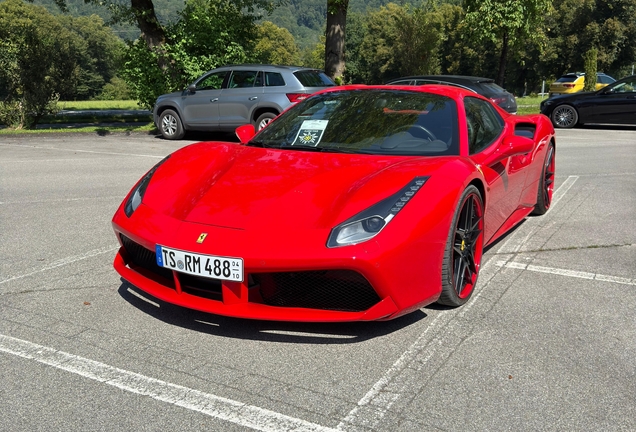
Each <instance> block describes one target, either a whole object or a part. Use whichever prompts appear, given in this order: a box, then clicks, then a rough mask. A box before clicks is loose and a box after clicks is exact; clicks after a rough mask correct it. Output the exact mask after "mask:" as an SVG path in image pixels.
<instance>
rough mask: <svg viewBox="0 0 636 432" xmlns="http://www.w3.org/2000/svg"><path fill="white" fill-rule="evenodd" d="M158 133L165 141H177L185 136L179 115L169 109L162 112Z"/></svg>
mask: <svg viewBox="0 0 636 432" xmlns="http://www.w3.org/2000/svg"><path fill="white" fill-rule="evenodd" d="M159 131H160V132H161V135H163V137H164V138H165V139H169V140H178V139H181V138H183V135H185V131H184V130H183V125H182V124H181V119H180V118H179V115H178V114H177V113H176V112H174V111H173V110H169V109H168V110H165V111H164V112H162V113H161V116H160V117H159Z"/></svg>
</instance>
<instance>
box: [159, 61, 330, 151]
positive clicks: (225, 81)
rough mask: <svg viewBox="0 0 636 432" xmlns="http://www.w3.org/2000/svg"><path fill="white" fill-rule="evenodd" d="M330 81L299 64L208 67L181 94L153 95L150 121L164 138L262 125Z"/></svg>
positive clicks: (261, 126)
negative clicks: (152, 120) (153, 102)
mask: <svg viewBox="0 0 636 432" xmlns="http://www.w3.org/2000/svg"><path fill="white" fill-rule="evenodd" d="M334 85H335V84H334V82H333V81H332V80H331V79H329V77H328V76H327V75H326V74H325V73H324V72H323V71H321V70H318V69H310V68H303V67H299V66H275V65H262V64H244V65H230V66H224V67H220V68H217V69H213V70H211V71H209V72H207V73H206V74H205V75H203V76H202V77H201V78H199V79H197V80H196V81H195V82H194V83H192V84H191V85H190V86H188V88H187V89H185V90H183V91H181V92H175V93H170V94H165V95H162V96H159V98H157V102H156V103H155V107H154V109H153V115H154V121H155V125H156V126H157V128H158V129H159V131H160V132H161V134H162V135H163V136H164V138H166V139H180V138H182V137H183V135H184V134H185V132H186V131H190V130H192V131H233V130H234V129H236V128H237V127H238V126H241V125H244V124H247V123H252V124H253V125H254V127H256V129H257V130H260V129H262V128H263V127H265V126H266V125H267V123H269V122H270V121H271V120H272V119H274V118H275V117H276V116H277V115H278V114H280V113H281V112H282V111H284V110H285V109H287V107H289V106H290V105H292V104H293V103H295V102H298V101H300V100H303V99H305V98H307V97H308V96H309V95H310V94H312V93H315V92H317V91H319V90H322V89H324V88H326V87H331V86H334Z"/></svg>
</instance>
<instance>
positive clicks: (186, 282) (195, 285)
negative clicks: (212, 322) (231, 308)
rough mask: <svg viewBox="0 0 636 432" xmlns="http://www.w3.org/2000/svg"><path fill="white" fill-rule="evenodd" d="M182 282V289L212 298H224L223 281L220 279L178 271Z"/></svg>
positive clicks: (198, 295) (188, 292)
mask: <svg viewBox="0 0 636 432" xmlns="http://www.w3.org/2000/svg"><path fill="white" fill-rule="evenodd" d="M177 274H178V275H179V282H180V283H181V291H183V292H185V293H187V294H191V295H195V296H197V297H203V298H206V299H210V300H219V301H221V300H223V294H222V283H221V281H220V280H219V279H210V278H205V277H200V276H193V275H189V274H185V273H177Z"/></svg>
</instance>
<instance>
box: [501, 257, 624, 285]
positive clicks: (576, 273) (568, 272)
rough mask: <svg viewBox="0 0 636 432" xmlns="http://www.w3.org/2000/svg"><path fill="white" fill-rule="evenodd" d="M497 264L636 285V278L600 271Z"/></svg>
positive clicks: (512, 263)
mask: <svg viewBox="0 0 636 432" xmlns="http://www.w3.org/2000/svg"><path fill="white" fill-rule="evenodd" d="M497 265H498V266H499V267H507V268H512V269H518V270H528V271H532V272H538V273H549V274H554V275H559V276H568V277H574V278H579V279H590V280H598V281H603V282H613V283H617V284H623V285H636V280H634V279H633V278H624V277H618V276H608V275H604V274H600V273H590V272H584V271H577V270H568V269H561V268H554V267H543V266H536V265H532V264H523V263H518V262H507V261H497Z"/></svg>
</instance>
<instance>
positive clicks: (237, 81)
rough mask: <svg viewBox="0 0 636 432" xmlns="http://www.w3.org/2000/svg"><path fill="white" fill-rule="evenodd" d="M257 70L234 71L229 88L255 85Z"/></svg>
mask: <svg viewBox="0 0 636 432" xmlns="http://www.w3.org/2000/svg"><path fill="white" fill-rule="evenodd" d="M256 75H257V72H256V71H234V72H232V76H231V77H230V83H229V84H228V86H227V87H228V88H245V87H254V81H256Z"/></svg>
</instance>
